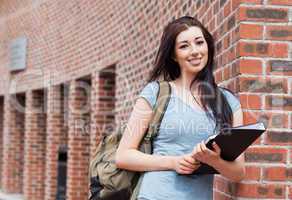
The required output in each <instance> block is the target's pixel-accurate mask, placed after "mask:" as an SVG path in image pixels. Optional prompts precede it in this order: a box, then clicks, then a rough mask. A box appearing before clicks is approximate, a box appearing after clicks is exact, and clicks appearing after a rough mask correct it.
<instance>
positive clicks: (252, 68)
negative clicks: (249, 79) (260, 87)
mask: <svg viewBox="0 0 292 200" xmlns="http://www.w3.org/2000/svg"><path fill="white" fill-rule="evenodd" d="M239 72H240V73H241V74H262V73H263V68H262V61H260V60H252V59H240V60H239Z"/></svg>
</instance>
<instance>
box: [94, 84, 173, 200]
mask: <svg viewBox="0 0 292 200" xmlns="http://www.w3.org/2000/svg"><path fill="white" fill-rule="evenodd" d="M158 84H159V90H158V94H157V101H156V103H155V106H154V114H153V117H152V121H151V123H150V125H149V127H148V129H147V131H146V132H145V135H144V137H143V139H142V141H141V143H140V146H139V150H140V151H142V152H143V153H147V154H151V153H152V140H153V138H154V137H156V136H157V134H158V130H159V127H160V123H161V120H162V118H163V115H164V113H165V111H166V108H167V105H168V102H169V99H170V93H171V87H170V85H169V83H168V82H166V81H162V82H158ZM122 132H123V131H122V129H121V128H120V129H119V131H117V133H112V134H109V135H105V136H103V138H102V139H101V141H100V143H99V145H98V147H97V149H96V151H95V153H94V155H93V158H92V159H91V162H90V166H89V200H136V199H137V196H138V193H139V189H140V184H141V182H142V177H143V176H141V175H142V173H141V172H134V171H129V170H125V169H119V168H117V166H116V164H115V155H116V151H117V148H118V145H119V142H120V140H121V136H122Z"/></svg>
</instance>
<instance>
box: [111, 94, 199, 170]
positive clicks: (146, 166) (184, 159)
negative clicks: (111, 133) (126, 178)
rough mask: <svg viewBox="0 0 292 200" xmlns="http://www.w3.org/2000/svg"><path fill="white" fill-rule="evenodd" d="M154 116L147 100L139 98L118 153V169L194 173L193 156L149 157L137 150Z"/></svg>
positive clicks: (195, 167) (195, 166)
mask: <svg viewBox="0 0 292 200" xmlns="http://www.w3.org/2000/svg"><path fill="white" fill-rule="evenodd" d="M152 115H153V111H152V109H151V107H150V105H149V104H148V103H147V102H146V100H145V99H143V98H138V99H137V101H136V104H135V106H134V109H133V111H132V113H131V116H130V118H129V121H128V124H127V128H126V130H125V132H124V133H123V136H122V139H121V141H120V144H119V147H118V150H117V153H116V164H117V167H119V168H123V169H128V170H132V171H155V170H175V171H177V172H178V173H181V174H190V173H192V172H193V171H194V170H195V169H197V167H198V165H194V163H195V160H194V159H193V158H192V157H191V155H184V156H160V155H149V154H145V153H142V152H140V151H138V150H137V149H138V146H139V144H140V141H141V140H142V139H143V136H144V133H145V131H146V130H147V128H148V125H149V123H150V121H151V119H152Z"/></svg>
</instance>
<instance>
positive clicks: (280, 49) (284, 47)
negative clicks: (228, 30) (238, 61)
mask: <svg viewBox="0 0 292 200" xmlns="http://www.w3.org/2000/svg"><path fill="white" fill-rule="evenodd" d="M237 53H238V54H237V56H238V57H240V56H255V57H269V58H270V57H278V58H286V57H287V56H288V44H286V43H263V42H239V43H238V44H237Z"/></svg>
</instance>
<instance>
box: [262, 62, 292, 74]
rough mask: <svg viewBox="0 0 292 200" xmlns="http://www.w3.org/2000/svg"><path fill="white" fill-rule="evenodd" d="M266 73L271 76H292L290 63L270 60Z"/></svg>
mask: <svg viewBox="0 0 292 200" xmlns="http://www.w3.org/2000/svg"><path fill="white" fill-rule="evenodd" d="M267 73H268V74H272V75H283V76H291V75H292V61H288V60H287V61H286V60H270V61H268V63H267Z"/></svg>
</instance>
